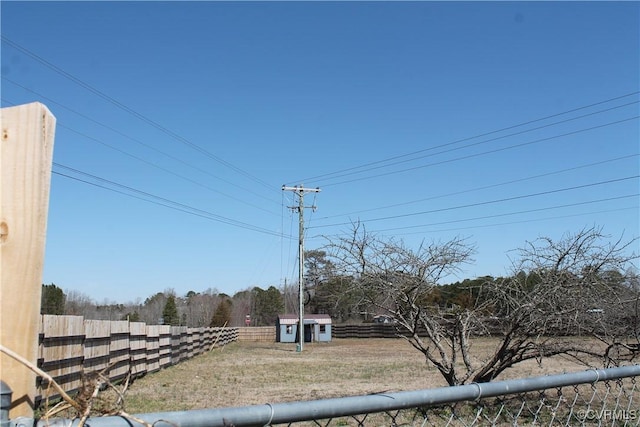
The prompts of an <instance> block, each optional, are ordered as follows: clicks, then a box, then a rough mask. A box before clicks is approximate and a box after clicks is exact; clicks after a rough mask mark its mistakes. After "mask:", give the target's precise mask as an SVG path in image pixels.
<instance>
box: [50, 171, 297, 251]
mask: <svg viewBox="0 0 640 427" xmlns="http://www.w3.org/2000/svg"><path fill="white" fill-rule="evenodd" d="M53 165H54V166H55V167H57V168H62V169H66V170H69V171H72V172H73V173H76V174H79V175H83V176H86V177H89V178H91V179H94V180H96V181H99V182H102V183H105V184H108V185H109V186H107V185H103V184H99V183H96V182H91V181H87V180H85V179H81V178H78V177H74V176H71V175H67V174H64V173H61V172H59V171H56V170H53V171H52V173H53V174H55V175H59V176H62V177H65V178H69V179H73V180H75V181H79V182H82V183H85V184H89V185H92V186H95V187H100V188H103V189H105V190H109V191H113V192H115V193H119V194H122V195H125V196H128V197H132V198H134V199H138V200H143V201H145V202H149V203H153V204H155V205H159V206H164V207H167V208H170V209H174V210H177V211H180V212H184V213H188V214H190V215H195V216H199V217H202V218H206V219H210V220H212V221H216V222H221V223H224V224H228V225H232V226H234V227H239V228H243V229H246V230H251V231H256V232H259V233H263V234H269V235H272V236H277V237H283V238H287V239H290V238H291V237H290V236H285V235H284V234H282V233H276V232H273V231H271V230H268V229H266V228H262V227H257V226H255V225H251V224H247V223H245V222H241V221H237V220H235V219H231V218H227V217H224V216H222V215H218V214H215V213H212V212H209V211H206V210H203V209H199V208H195V207H193V206H189V205H186V204H183V203H180V202H176V201H173V200H170V199H167V198H164V197H160V196H157V195H155V194H152V193H149V192H146V191H142V190H138V189H136V188H133V187H130V186H128V185H124V184H120V183H117V182H114V181H111V180H108V179H105V178H101V177H99V176H96V175H92V174H90V173H87V172H83V171H80V170H78V169H75V168H72V167H69V166H65V165H62V164H59V163H56V162H53ZM110 186H111V187H110ZM113 187H117V188H120V189H122V190H118V189H117V188H113ZM123 190H126V191H123ZM127 191H128V192H127ZM131 193H135V194H139V196H137V195H135V194H131Z"/></svg>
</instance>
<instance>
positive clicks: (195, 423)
mask: <svg viewBox="0 0 640 427" xmlns="http://www.w3.org/2000/svg"><path fill="white" fill-rule="evenodd" d="M638 376H640V365H631V366H623V367H617V368H609V369H592V370H588V371H583V372H576V373H568V374H559V375H549V376H542V377H531V378H523V379H517V380H507V381H496V382H492V383H482V384H476V383H474V384H468V385H461V386H454V387H442V388H436V389H426V390H417V391H406V392H396V393H388V394H384V393H382V394H370V395H364V396H351V397H344V398H333V399H322V400H315V401H304V402H290V403H275V404H268V403H267V404H264V405H253V406H245V407H235V408H221V409H203V410H192V411H176V412H159V413H149V414H136V415H134V416H133V417H135V418H136V419H137V420H139V421H143V422H144V423H147V424H144V423H141V422H138V421H135V420H133V418H125V417H120V416H118V417H114V416H110V417H98V418H90V419H89V420H87V421H86V423H85V426H88V427H138V426H145V425H146V426H147V427H148V426H149V425H152V426H153V427H173V426H180V427H217V426H220V427H222V426H235V427H242V426H245V427H246V426H269V425H296V426H303V425H304V426H306V425H316V426H352V425H353V426H394V427H395V426H485V425H491V426H503V425H504V426H506V425H545V426H574V425H610V426H638V425H640V389H639V387H638V383H637V377H638ZM8 425H9V426H10V427H27V426H33V425H36V426H38V427H44V426H52V427H53V426H55V427H62V426H64V427H72V426H78V425H79V421H78V420H68V419H55V420H54V419H49V420H39V421H35V420H33V419H15V420H10V421H9V423H8ZM3 427H4V424H3Z"/></svg>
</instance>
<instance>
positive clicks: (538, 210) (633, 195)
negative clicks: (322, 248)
mask: <svg viewBox="0 0 640 427" xmlns="http://www.w3.org/2000/svg"><path fill="white" fill-rule="evenodd" d="M639 195H640V193H635V194H627V195H624V196H616V197H608V198H605V199H598V200H588V201H586V202H577V203H567V204H563V205H555V206H547V207H544V208H535V209H527V210H523V211H516V212H507V213H501V214H495V215H485V216H477V217H473V218H463V219H453V220H449V221H441V222H433V223H429V224H419V225H407V226H404V227H394V228H385V229H381V230H375V231H376V232H385V231H396V230H406V229H410V228H421V227H431V226H433V225H444V224H455V223H459V222H469V221H477V220H481V219H491V218H501V217H505V216H513V215H522V214H525V213H533V212H543V211H549V210H553V209H563V208H572V207H576V206H583V205H590V204H594V203H603V202H612V201H614V200H622V199H628V198H631V197H638V196H639Z"/></svg>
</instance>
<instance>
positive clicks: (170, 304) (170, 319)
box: [162, 295, 180, 326]
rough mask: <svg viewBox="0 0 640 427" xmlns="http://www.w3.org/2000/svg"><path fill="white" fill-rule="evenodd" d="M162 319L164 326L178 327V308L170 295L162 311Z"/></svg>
mask: <svg viewBox="0 0 640 427" xmlns="http://www.w3.org/2000/svg"><path fill="white" fill-rule="evenodd" d="M162 319H163V323H164V324H165V325H171V326H178V325H179V324H180V317H179V316H178V307H177V306H176V298H175V297H174V296H173V295H170V296H169V297H168V298H167V302H166V303H165V305H164V309H163V310H162Z"/></svg>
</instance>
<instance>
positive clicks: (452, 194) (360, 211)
mask: <svg viewBox="0 0 640 427" xmlns="http://www.w3.org/2000/svg"><path fill="white" fill-rule="evenodd" d="M638 156H640V154H639V153H635V154H629V155H626V156H621V157H616V158H613V159H608V160H602V161H600V162H594V163H589V164H583V165H579V166H575V167H572V168H567V169H561V170H556V171H552V172H547V173H543V174H539V175H533V176H528V177H525V178H519V179H514V180H510V181H504V182H500V183H497V184H491V185H485V186H482V187H475V188H470V189H467V190H462V191H456V192H453V193H447V194H441V195H437V196H431V197H426V198H422V199H417V200H412V201H409V202H403V203H395V204H392V205H385V206H380V207H376V208H370V209H361V210H359V211H353V212H349V213H344V214H337V215H331V216H324V217H322V218H318V219H322V220H325V219H331V218H339V217H343V216H350V215H354V214H360V213H364V212H373V211H378V210H383V209H390V208H396V207H400V206H407V205H412V204H416V203H421V202H426V201H429V200H435V199H441V198H444V197H450V196H458V195H460V194H466V193H472V192H476V191H481V190H487V189H490V188H497V187H502V186H505V185H509V184H515V183H518V182H524V181H530V180H533V179H538V178H543V177H547V176H552V175H557V174H561V173H565V172H571V171H575V170H578V169H584V168H589V167H592V166H598V165H601V164H605V163H611V162H615V161H619V160H625V159H630V158H632V157H638Z"/></svg>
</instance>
